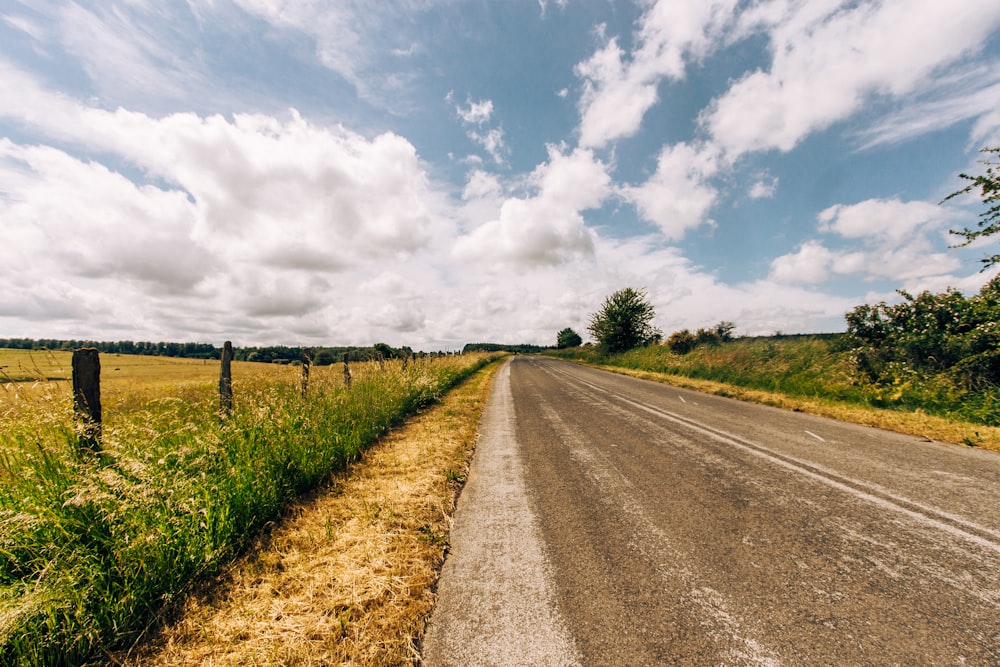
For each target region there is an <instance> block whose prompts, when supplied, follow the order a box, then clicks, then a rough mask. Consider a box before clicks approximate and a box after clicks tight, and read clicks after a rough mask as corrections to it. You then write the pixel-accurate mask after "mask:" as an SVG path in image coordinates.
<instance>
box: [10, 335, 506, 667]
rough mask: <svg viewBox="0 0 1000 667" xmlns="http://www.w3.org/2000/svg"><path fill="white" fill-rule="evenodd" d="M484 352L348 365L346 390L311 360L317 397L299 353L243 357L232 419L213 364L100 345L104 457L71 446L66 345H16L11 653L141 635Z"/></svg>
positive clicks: (14, 659) (73, 657)
mask: <svg viewBox="0 0 1000 667" xmlns="http://www.w3.org/2000/svg"><path fill="white" fill-rule="evenodd" d="M18 354H20V355H23V356H18ZM487 361H488V357H486V356H485V355H467V356H464V357H449V358H445V359H435V360H433V361H432V360H423V361H421V362H420V363H418V364H410V365H409V366H408V367H407V368H406V369H405V370H404V369H403V368H402V366H401V364H400V363H399V362H398V361H397V362H390V363H387V364H386V365H385V367H384V369H383V368H382V367H380V365H379V364H374V363H371V364H353V365H352V371H353V373H354V379H353V385H352V388H351V389H350V390H347V389H346V388H345V387H344V382H343V376H342V374H341V369H342V367H340V366H333V367H325V368H314V369H313V373H312V375H311V382H310V391H309V395H308V398H307V399H303V398H302V396H301V394H300V384H299V378H300V373H301V371H300V370H299V369H297V368H294V367H288V366H277V365H270V364H268V365H264V364H235V365H234V369H233V374H234V381H233V390H234V395H235V409H234V412H233V415H232V417H231V418H230V419H228V420H225V421H223V420H221V419H220V418H219V416H218V412H217V407H218V397H217V394H216V389H215V387H216V383H217V381H218V380H217V379H218V368H219V366H218V362H208V363H204V362H201V361H187V360H176V359H162V358H150V357H128V356H121V357H117V356H115V355H103V356H102V403H103V405H104V450H105V455H104V456H103V457H101V458H100V459H98V458H97V457H94V456H88V455H86V454H82V453H81V452H80V451H79V450H78V448H77V446H76V436H75V434H74V425H73V414H72V405H71V397H70V395H69V394H70V391H69V382H68V380H67V379H65V378H68V366H69V355H68V354H63V355H60V354H58V353H56V354H49V353H41V354H39V353H33V354H31V355H27V353H23V352H22V353H14V352H4V353H3V354H2V356H0V365H3V366H6V368H4V369H3V372H4V373H5V374H6V376H7V377H8V378H9V380H11V381H8V382H5V383H4V385H3V391H2V394H3V395H2V397H0V481H2V483H0V520H2V528H0V663H2V664H15V665H64V664H80V663H82V662H85V661H87V660H90V659H93V658H94V657H95V656H99V655H102V654H105V653H106V652H109V651H115V650H120V649H122V648H123V647H128V646H129V645H131V644H132V643H133V642H134V641H136V640H137V639H138V638H140V637H141V636H143V634H144V632H145V630H146V628H148V627H149V626H150V625H151V624H153V623H155V622H156V619H157V618H158V617H159V615H160V614H162V613H163V610H164V609H168V608H170V606H171V604H172V603H173V602H174V601H175V600H177V599H178V598H179V596H182V595H183V594H184V592H185V591H187V590H188V589H189V587H190V586H191V585H192V583H193V582H196V581H198V580H201V579H203V578H204V577H205V576H207V575H209V574H211V573H213V572H216V571H218V569H219V567H221V566H222V565H223V564H225V563H227V562H230V561H231V560H232V559H233V558H234V557H235V556H236V555H238V554H239V553H240V552H241V550H242V549H243V547H244V546H245V545H246V544H247V543H248V541H249V540H251V539H252V538H253V536H254V535H255V534H256V533H257V531H259V529H260V528H261V527H262V526H263V525H265V524H266V523H267V522H269V521H271V520H272V519H274V518H275V517H276V516H277V515H278V513H279V512H280V510H281V508H282V507H283V506H284V505H285V504H287V502H289V501H290V500H291V499H293V498H295V497H297V496H299V495H300V494H302V493H303V492H305V491H306V490H308V489H311V488H314V487H315V486H316V485H317V484H319V483H320V482H321V481H322V480H324V479H326V478H327V477H328V476H329V475H330V473H331V472H332V471H335V470H339V469H342V468H343V467H344V466H345V465H346V464H347V463H349V462H350V461H353V460H355V459H356V458H357V457H358V456H359V454H360V452H361V451H362V450H363V449H365V448H366V447H367V446H369V445H370V444H372V443H373V442H375V441H376V440H377V439H378V438H379V437H380V436H382V435H383V434H384V433H386V432H387V431H388V429H389V428H390V427H392V426H393V425H394V424H396V423H398V422H399V421H400V420H401V419H402V418H403V417H404V416H405V415H407V414H410V413H412V412H413V411H414V410H416V409H417V408H418V407H420V406H421V405H425V404H427V403H428V402H430V401H434V400H436V399H437V398H438V397H439V396H441V395H442V394H443V393H444V392H445V391H447V390H448V389H449V388H450V387H451V386H453V385H454V384H455V383H456V382H458V381H459V380H461V379H462V378H463V377H465V376H467V375H468V374H469V373H471V372H473V371H474V370H476V369H477V368H479V367H481V366H482V365H483V364H485V363H487ZM115 369H118V370H115ZM49 378H54V379H49ZM60 378H61V379H60Z"/></svg>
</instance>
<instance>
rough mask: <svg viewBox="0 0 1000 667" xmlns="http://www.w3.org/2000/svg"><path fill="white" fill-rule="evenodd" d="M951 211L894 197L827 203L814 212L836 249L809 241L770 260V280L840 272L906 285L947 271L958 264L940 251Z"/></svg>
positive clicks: (818, 278) (817, 279)
mask: <svg viewBox="0 0 1000 667" xmlns="http://www.w3.org/2000/svg"><path fill="white" fill-rule="evenodd" d="M951 215H952V214H951V213H950V212H949V211H948V210H947V209H944V208H942V207H940V206H935V205H934V204H929V203H927V202H919V201H911V202H903V201H900V200H898V199H889V200H884V199H870V200H867V201H863V202H860V203H857V204H853V205H850V206H845V205H836V206H831V207H829V208H827V209H825V210H824V211H822V212H821V213H820V214H819V215H818V216H817V220H818V223H819V224H818V227H817V228H818V230H819V231H820V232H823V233H826V234H830V235H834V236H835V238H834V240H833V242H834V243H836V244H837V245H838V247H837V248H836V249H831V248H830V247H828V246H827V245H824V244H823V243H821V242H819V241H816V240H811V241H807V242H806V243H804V244H803V245H802V246H801V247H800V248H799V249H798V250H797V251H796V252H795V253H792V254H789V255H784V256H781V257H778V258H776V259H775V260H774V261H773V262H772V263H771V275H770V279H771V280H774V281H775V282H780V283H785V284H816V283H822V282H825V281H826V280H827V279H828V278H829V277H830V275H831V274H839V275H856V276H860V277H861V278H863V279H866V280H874V279H888V280H893V281H897V282H899V283H901V284H910V283H913V282H914V281H916V282H920V281H925V280H927V279H928V278H932V277H934V276H944V275H947V274H948V273H949V272H953V271H955V270H956V269H958V268H959V267H960V262H959V260H958V258H957V257H955V255H954V253H948V252H942V251H941V247H942V246H943V245H944V243H943V240H944V239H943V237H944V236H945V234H946V230H947V228H948V225H949V222H950V220H951ZM934 239H937V243H935V242H934Z"/></svg>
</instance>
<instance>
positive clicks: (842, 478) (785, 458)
mask: <svg viewBox="0 0 1000 667" xmlns="http://www.w3.org/2000/svg"><path fill="white" fill-rule="evenodd" d="M565 375H567V376H568V377H570V378H572V379H573V380H575V381H576V382H579V383H580V384H583V385H585V386H588V387H590V388H591V389H594V390H596V391H598V392H600V393H602V394H605V395H607V396H609V397H611V398H614V399H616V400H618V401H621V402H622V403H626V404H628V405H632V406H633V407H636V408H638V409H640V410H643V411H644V412H648V413H650V414H653V415H656V416H658V417H660V418H662V419H666V420H668V421H672V422H674V423H676V424H680V425H682V426H686V427H688V428H690V429H693V430H695V431H698V432H700V433H703V434H704V435H707V436H708V437H710V438H712V439H713V440H716V441H718V442H722V443H725V444H728V445H732V446H734V447H737V448H739V449H742V450H744V451H746V452H747V453H749V454H753V455H754V456H758V457H760V458H763V459H766V460H769V461H772V462H774V463H776V464H777V465H780V466H782V467H783V468H786V469H788V470H791V471H793V472H796V473H799V474H801V475H804V476H806V477H809V478H811V479H815V480H816V481H818V482H822V483H823V484H826V485H828V486H831V487H833V488H835V489H838V490H840V491H843V492H845V493H848V494H850V495H852V496H854V497H855V498H858V499H860V500H865V501H867V502H870V503H872V504H874V505H878V506H879V507H882V508H884V509H888V510H893V511H895V512H898V513H900V514H904V515H906V516H908V517H910V518H912V519H914V520H915V521H917V522H919V523H922V524H924V525H926V526H931V527H934V528H937V529H939V530H942V531H944V532H946V533H949V534H951V535H953V536H955V537H960V538H962V539H964V540H967V541H969V542H972V543H974V544H977V545H979V546H981V547H985V548H987V549H990V550H991V551H994V552H996V553H1000V531H996V530H993V529H991V528H987V527H985V526H981V525H979V524H977V523H975V522H973V521H969V520H968V519H964V518H962V517H959V516H956V515H954V514H951V513H949V512H945V511H943V510H939V509H937V508H934V507H929V506H927V505H925V504H923V503H919V502H917V501H915V500H910V499H909V498H905V497H903V496H900V495H897V494H895V493H892V492H891V491H889V490H888V489H885V488H883V487H881V486H879V485H877V484H871V483H869V482H864V481H861V480H858V479H853V478H851V477H848V476H846V475H843V474H840V473H838V472H835V471H833V470H829V469H828V468H825V467H824V466H821V465H818V464H816V463H812V462H809V461H804V460H802V459H798V458H796V457H794V456H789V455H787V454H782V453H779V452H776V451H774V450H772V449H770V448H768V447H766V446H764V445H761V444H758V443H756V442H752V441H750V440H746V439H744V438H741V437H739V436H737V435H734V434H731V433H727V432H725V431H722V430H719V429H716V428H713V427H711V426H709V425H707V424H702V423H701V422H698V421H695V420H693V419H690V418H687V417H682V416H680V415H677V414H674V413H672V412H668V411H666V410H662V409H660V408H657V407H654V406H652V405H648V404H645V403H640V402H638V401H634V400H632V399H631V398H628V397H626V396H625V395H623V394H619V393H617V392H614V391H611V390H609V389H606V388H604V387H601V386H599V385H595V384H592V383H590V382H588V381H586V380H583V379H581V378H579V377H577V376H574V375H570V374H568V373H566V374H565ZM907 506H908V507H907ZM911 508H915V509H911ZM949 522H950V523H949ZM956 524H957V525H956ZM977 533H978V534H977ZM984 535H988V536H989V537H984Z"/></svg>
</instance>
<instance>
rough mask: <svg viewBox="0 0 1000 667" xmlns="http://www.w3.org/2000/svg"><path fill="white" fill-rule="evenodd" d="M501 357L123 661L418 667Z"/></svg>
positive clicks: (199, 592) (294, 513)
mask: <svg viewBox="0 0 1000 667" xmlns="http://www.w3.org/2000/svg"><path fill="white" fill-rule="evenodd" d="M498 367H499V364H495V363H494V364H490V365H489V366H487V367H485V368H483V369H481V370H479V371H477V372H476V373H475V374H473V375H472V376H471V377H469V378H468V379H467V380H465V381H463V382H462V383H461V384H460V385H459V386H457V387H456V388H455V389H453V390H452V391H450V392H448V394H447V395H446V396H444V397H443V398H442V399H441V401H440V402H439V403H435V405H433V406H431V407H430V408H428V409H426V410H421V411H420V412H419V414H418V415H416V416H414V417H412V418H411V419H408V420H407V422H406V423H405V424H404V425H402V426H401V427H400V428H398V429H393V431H392V432H391V433H389V434H388V435H386V436H385V437H384V438H382V439H380V441H379V443H378V444H377V445H375V446H373V447H371V448H370V449H368V450H366V451H365V453H364V454H363V455H362V456H361V458H360V460H359V461H358V462H356V463H353V464H351V465H350V466H349V467H348V468H347V469H346V470H344V471H342V472H338V473H335V474H334V475H333V476H332V477H331V478H329V479H328V480H327V481H326V482H324V483H323V484H322V485H321V486H320V487H319V488H318V489H317V491H316V492H315V493H309V494H306V495H305V496H303V497H302V498H301V499H299V500H295V501H293V502H292V503H290V504H289V505H288V506H287V507H286V509H285V510H284V511H283V513H282V519H281V520H280V521H278V522H276V523H275V525H274V526H273V528H271V529H269V530H266V531H264V532H263V533H262V534H261V535H260V536H259V537H258V538H257V539H256V540H255V541H254V544H253V545H251V547H250V548H248V549H247V550H246V554H245V555H244V556H242V557H241V558H239V559H237V560H236V561H235V562H234V563H233V564H231V565H229V566H226V567H225V568H223V570H222V572H221V573H220V574H219V576H218V577H214V578H212V579H211V580H209V581H206V582H205V583H204V585H201V586H198V587H197V588H196V590H195V591H194V593H193V594H191V595H189V596H186V599H185V601H184V602H183V603H182V605H181V609H180V610H179V612H178V614H176V617H175V618H173V619H171V620H170V621H169V622H168V623H167V624H166V625H165V626H164V627H163V628H162V629H161V630H160V631H159V632H157V633H155V634H154V635H153V637H152V639H151V641H149V642H145V643H143V644H142V645H141V646H139V647H137V648H136V649H135V650H133V651H130V652H127V653H126V652H123V653H119V654H116V655H115V656H113V657H114V662H116V664H122V665H128V666H129V667H140V666H144V667H154V666H159V665H170V666H184V665H205V664H211V665H217V666H219V667H222V666H224V665H226V666H228V665H232V666H236V665H266V664H271V665H276V664H280V665H300V666H302V667H306V666H310V665H316V666H319V665H411V664H419V658H418V653H419V645H420V642H421V638H422V636H423V633H424V630H425V625H426V622H427V618H428V615H429V613H430V610H431V608H432V606H433V601H434V595H433V592H432V588H433V585H434V583H435V582H436V581H437V577H438V572H439V569H440V566H441V563H442V561H443V559H444V553H445V550H446V549H447V546H448V538H449V531H450V522H451V514H452V512H453V510H454V505H455V500H456V497H457V495H458V492H459V489H460V488H461V485H462V482H463V481H464V480H465V477H466V474H467V473H468V465H469V459H470V457H471V455H472V450H473V447H474V445H475V440H476V434H477V429H478V423H479V417H480V413H481V412H482V409H483V406H484V404H485V402H486V398H487V395H488V393H489V388H490V385H491V383H492V378H493V375H494V372H495V371H496V369H497V368H498Z"/></svg>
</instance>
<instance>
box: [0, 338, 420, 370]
mask: <svg viewBox="0 0 1000 667" xmlns="http://www.w3.org/2000/svg"><path fill="white" fill-rule="evenodd" d="M0 347H3V348H12V349H17V350H77V349H79V348H82V347H92V348H95V349H96V350H98V351H100V352H102V353H104V354H139V355H147V356H157V357H180V358H187V359H219V358H220V357H221V356H222V348H220V347H216V346H214V345H212V344H211V343H151V342H147V341H140V342H133V341H130V340H120V341H96V340H57V339H51V338H0ZM303 352H308V353H309V355H310V357H311V358H312V359H313V363H314V364H316V365H318V366H323V365H329V364H332V363H334V362H338V361H340V360H342V359H343V357H344V355H345V354H346V355H347V358H348V361H352V362H357V361H369V360H372V359H378V358H382V359H397V358H402V357H403V356H408V357H409V356H413V350H412V349H411V348H410V347H408V346H405V345H404V346H403V347H399V348H394V347H391V346H389V345H387V344H385V343H376V344H375V345H372V346H370V347H357V346H351V347H303V346H299V347H290V346H287V345H268V346H263V347H237V348H234V349H233V359H235V360H236V361H257V362H262V363H293V362H297V361H300V360H301V359H302V353H303Z"/></svg>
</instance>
